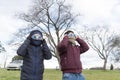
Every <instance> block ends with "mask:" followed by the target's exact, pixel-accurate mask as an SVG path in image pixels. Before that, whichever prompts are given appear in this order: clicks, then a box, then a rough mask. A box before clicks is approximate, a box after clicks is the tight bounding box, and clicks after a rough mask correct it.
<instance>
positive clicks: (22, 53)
mask: <svg viewBox="0 0 120 80" xmlns="http://www.w3.org/2000/svg"><path fill="white" fill-rule="evenodd" d="M29 44H30V40H28V39H26V40H25V41H24V43H23V44H22V45H21V46H20V47H19V48H18V50H17V54H18V55H20V56H23V57H24V56H25V54H26V53H27V47H28V45H29Z"/></svg>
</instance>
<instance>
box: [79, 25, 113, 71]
mask: <svg viewBox="0 0 120 80" xmlns="http://www.w3.org/2000/svg"><path fill="white" fill-rule="evenodd" d="M79 35H80V36H81V37H83V38H84V39H85V40H86V41H87V43H88V44H89V45H90V46H91V48H92V49H93V50H95V51H96V52H97V53H98V55H99V57H100V58H101V59H102V60H104V65H103V69H104V70H106V64H107V61H108V57H109V56H110V54H111V53H112V50H113V49H114V47H112V46H111V44H112V42H110V40H111V37H113V36H114V33H112V34H111V33H110V32H109V30H108V29H105V27H100V26H97V27H96V28H92V29H88V28H85V30H84V32H82V33H80V34H79Z"/></svg>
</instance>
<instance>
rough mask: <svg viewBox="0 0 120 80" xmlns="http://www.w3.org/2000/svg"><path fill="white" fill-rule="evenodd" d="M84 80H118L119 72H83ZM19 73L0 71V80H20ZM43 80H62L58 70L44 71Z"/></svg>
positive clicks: (119, 77) (119, 79)
mask: <svg viewBox="0 0 120 80" xmlns="http://www.w3.org/2000/svg"><path fill="white" fill-rule="evenodd" d="M83 74H84V76H85V77H86V80H120V71H119V70H113V71H102V70H83ZM19 77H20V71H7V70H6V69H0V80H20V79H19ZM44 80H62V72H61V71H60V70H53V69H46V70H45V72H44Z"/></svg>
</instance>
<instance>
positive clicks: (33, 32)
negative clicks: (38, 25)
mask: <svg viewBox="0 0 120 80" xmlns="http://www.w3.org/2000/svg"><path fill="white" fill-rule="evenodd" d="M33 34H40V35H41V36H43V35H42V32H40V31H39V30H33V31H31V32H30V36H32V35H33Z"/></svg>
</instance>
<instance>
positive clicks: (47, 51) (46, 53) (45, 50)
mask: <svg viewBox="0 0 120 80" xmlns="http://www.w3.org/2000/svg"><path fill="white" fill-rule="evenodd" d="M43 54H44V59H47V60H48V59H51V58H52V54H51V52H50V49H49V47H48V45H47V43H46V42H44V43H43Z"/></svg>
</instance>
